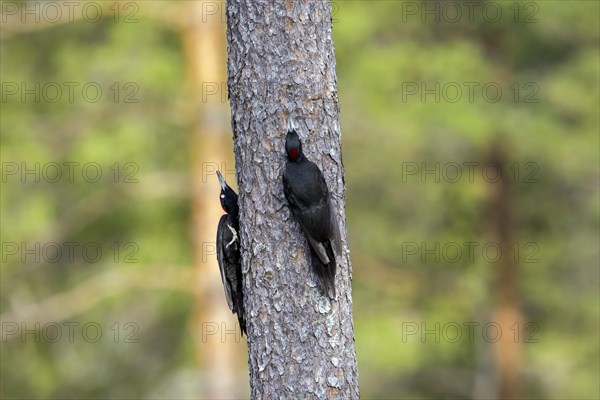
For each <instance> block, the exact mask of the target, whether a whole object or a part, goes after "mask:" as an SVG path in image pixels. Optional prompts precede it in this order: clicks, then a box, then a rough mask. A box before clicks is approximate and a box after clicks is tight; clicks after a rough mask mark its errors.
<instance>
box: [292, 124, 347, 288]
mask: <svg viewBox="0 0 600 400" xmlns="http://www.w3.org/2000/svg"><path fill="white" fill-rule="evenodd" d="M285 150H286V153H287V163H286V166H285V170H284V173H283V192H284V194H285V197H286V199H287V201H288V203H289V207H290V210H291V212H292V215H293V216H294V218H295V219H296V221H298V223H299V224H300V227H301V228H302V231H303V232H304V236H305V237H306V240H307V241H308V244H309V246H310V252H311V264H312V269H313V271H314V272H315V274H316V275H317V277H318V281H319V286H320V288H321V290H322V291H323V292H324V293H326V294H327V295H328V296H329V297H330V298H331V299H334V298H335V273H336V268H337V262H336V256H339V255H340V254H341V248H342V246H341V240H340V231H339V228H338V224H337V220H336V217H335V211H334V209H333V207H332V204H331V196H330V194H329V189H328V188H327V183H326V182H325V178H324V177H323V173H322V172H321V170H320V169H319V167H317V165H316V164H315V163H313V162H311V161H309V160H308V159H307V158H306V156H305V155H304V153H303V152H302V142H301V141H300V137H299V136H298V133H297V132H296V127H295V126H294V122H293V121H292V119H291V118H290V119H289V120H288V127H287V136H286V138H285Z"/></svg>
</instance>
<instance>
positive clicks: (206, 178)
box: [182, 1, 248, 398]
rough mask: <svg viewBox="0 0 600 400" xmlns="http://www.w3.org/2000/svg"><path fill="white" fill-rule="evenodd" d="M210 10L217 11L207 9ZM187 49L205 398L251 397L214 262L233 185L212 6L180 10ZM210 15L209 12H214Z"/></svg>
mask: <svg viewBox="0 0 600 400" xmlns="http://www.w3.org/2000/svg"><path fill="white" fill-rule="evenodd" d="M207 5H209V6H212V8H208V7H207ZM182 6H183V7H182V8H183V10H184V12H183V14H182V17H183V19H184V20H187V24H184V26H183V43H184V46H183V47H184V50H185V56H186V70H187V73H186V76H187V89H188V91H189V92H188V99H190V101H189V106H190V110H189V115H190V143H191V150H190V151H191V152H192V156H191V160H192V163H193V165H192V218H193V221H192V236H193V241H194V249H195V259H196V272H197V275H196V279H197V281H196V285H195V287H196V315H195V321H194V327H193V329H194V336H195V339H196V340H195V342H196V346H197V357H196V358H197V363H198V366H199V367H200V370H201V372H202V379H201V382H202V388H203V392H202V393H200V396H201V397H202V398H238V397H244V396H247V393H248V392H247V389H245V388H244V385H243V383H244V382H245V381H246V379H245V378H243V377H241V376H240V374H239V371H240V370H243V369H242V368H240V366H239V364H240V363H241V362H243V358H244V357H242V356H241V355H242V354H244V352H245V348H244V347H245V346H244V340H243V339H242V338H241V336H240V331H239V326H238V325H237V322H235V321H236V319H235V317H234V316H233V315H232V313H231V312H230V310H229V309H228V308H227V303H226V300H225V295H224V293H223V285H222V283H221V277H220V274H219V267H218V265H217V260H216V248H215V247H214V245H215V237H216V230H217V225H218V221H219V218H220V217H221V215H222V214H223V213H224V212H223V210H222V209H221V205H220V202H219V191H220V187H219V184H218V180H217V176H216V170H217V168H218V169H221V170H222V172H223V175H224V176H225V177H226V179H228V180H229V181H230V182H233V180H234V179H233V177H234V175H233V163H232V153H231V145H232V143H231V139H230V137H231V136H230V134H229V128H228V126H227V119H228V118H227V117H228V115H227V109H226V106H225V104H226V103H225V100H224V98H223V96H221V90H222V88H223V87H224V82H225V68H224V67H225V40H224V33H225V31H224V27H223V22H222V20H221V18H220V15H219V14H218V13H215V12H214V11H215V10H214V9H215V8H216V7H215V6H214V4H207V3H205V2H201V1H191V2H186V3H183V4H182ZM209 11H210V12H209Z"/></svg>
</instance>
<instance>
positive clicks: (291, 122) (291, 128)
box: [287, 117, 296, 133]
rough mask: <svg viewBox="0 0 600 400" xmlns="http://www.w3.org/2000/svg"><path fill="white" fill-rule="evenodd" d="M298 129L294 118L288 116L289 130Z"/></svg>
mask: <svg viewBox="0 0 600 400" xmlns="http://www.w3.org/2000/svg"><path fill="white" fill-rule="evenodd" d="M295 130H296V125H294V121H293V120H292V118H290V117H288V123H287V131H288V133H289V132H293V131H295Z"/></svg>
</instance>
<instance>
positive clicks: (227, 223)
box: [216, 171, 246, 336]
mask: <svg viewBox="0 0 600 400" xmlns="http://www.w3.org/2000/svg"><path fill="white" fill-rule="evenodd" d="M217 177H218V178H219V183H220V185H221V194H220V196H219V197H220V200H221V207H222V208H223V211H225V212H226V214H224V215H223V216H222V217H221V219H220V220H219V227H218V228H217V243H216V245H217V260H218V262H219V270H220V271H221V280H222V281H223V287H224V288H225V298H226V299H227V305H228V306H229V309H230V310H231V312H232V313H234V314H237V318H238V321H239V322H240V330H241V331H242V336H243V335H244V334H245V333H246V315H245V313H244V293H243V288H242V264H241V256H240V239H239V236H238V235H239V234H238V232H239V229H240V227H239V207H238V196H237V194H236V193H235V192H234V191H233V189H232V188H231V187H229V185H228V184H227V182H225V179H224V178H223V175H221V173H220V172H219V171H217Z"/></svg>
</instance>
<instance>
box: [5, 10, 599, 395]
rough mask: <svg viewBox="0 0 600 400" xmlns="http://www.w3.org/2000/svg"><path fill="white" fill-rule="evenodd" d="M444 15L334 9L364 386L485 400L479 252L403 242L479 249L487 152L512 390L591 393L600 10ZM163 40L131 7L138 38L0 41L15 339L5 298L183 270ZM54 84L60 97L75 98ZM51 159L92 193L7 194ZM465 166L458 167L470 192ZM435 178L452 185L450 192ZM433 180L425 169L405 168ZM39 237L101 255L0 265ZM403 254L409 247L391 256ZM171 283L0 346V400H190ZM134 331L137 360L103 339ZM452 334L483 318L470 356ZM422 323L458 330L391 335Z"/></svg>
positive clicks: (177, 148)
mask: <svg viewBox="0 0 600 400" xmlns="http://www.w3.org/2000/svg"><path fill="white" fill-rule="evenodd" d="M453 3H456V4H458V6H459V9H460V11H461V12H462V16H461V17H460V18H456V16H455V14H454V13H453V12H452V10H451V9H450V8H447V7H448V6H447V5H445V4H444V3H443V2H427V3H421V2H414V1H404V2H403V1H348V2H343V1H339V2H334V3H333V6H334V7H333V9H334V15H333V23H334V25H333V27H334V37H335V46H336V56H337V70H338V82H339V92H340V104H341V123H342V134H343V146H344V162H345V168H346V183H347V194H346V199H347V216H348V231H349V239H350V248H351V250H352V259H353V267H354V280H353V288H354V319H355V328H356V346H357V355H358V361H359V372H360V383H361V393H362V395H363V397H364V398H411V399H412V398H457V397H458V398H474V397H477V394H481V393H487V392H486V391H485V390H486V389H478V387H480V386H481V385H486V384H489V377H490V376H493V368H494V366H493V361H492V359H493V349H492V343H490V341H489V340H483V338H482V332H481V326H482V325H484V324H485V323H486V322H489V321H492V316H491V314H492V311H493V309H494V295H493V293H491V287H492V283H491V281H492V278H493V272H494V268H498V264H497V263H493V262H489V260H488V259H486V257H483V256H482V253H481V247H482V246H481V245H480V246H479V247H478V248H477V249H476V250H475V253H474V254H475V257H474V259H473V260H471V259H469V258H468V257H466V256H465V253H463V254H462V256H461V257H458V258H457V259H456V260H455V259H454V258H452V257H451V256H447V254H446V256H445V254H444V253H443V252H441V251H437V254H438V256H439V255H440V253H441V257H439V259H436V257H435V256H434V255H431V254H430V255H427V254H425V253H424V252H423V251H422V250H423V247H422V246H425V248H426V249H427V248H430V249H431V248H434V249H435V246H436V244H437V245H439V246H440V248H444V246H446V247H447V246H450V245H457V246H459V247H460V248H461V249H462V250H463V251H464V249H465V248H464V247H463V244H464V243H465V242H476V243H479V244H485V243H488V242H494V241H495V240H497V239H496V238H495V237H494V232H493V229H492V228H491V227H490V222H489V220H490V218H491V217H490V204H491V199H490V197H491V196H492V195H493V194H492V187H493V185H490V183H489V181H488V180H487V179H483V178H485V177H486V175H485V174H484V171H483V170H482V168H481V166H485V165H486V164H487V163H489V162H490V160H492V154H493V153H494V150H496V151H498V149H500V150H501V151H502V152H503V153H504V154H505V155H506V157H507V158H506V160H505V165H503V167H504V169H503V173H505V174H510V179H509V181H510V189H509V192H510V208H511V220H510V227H511V234H512V238H513V239H514V243H515V246H516V249H518V256H517V255H515V258H517V260H518V261H519V275H518V284H519V292H518V293H519V298H518V300H517V301H518V303H519V305H520V307H521V309H522V311H523V313H524V321H525V322H526V323H531V324H533V325H531V326H532V327H533V328H530V329H529V330H527V331H521V334H523V335H525V334H528V333H531V332H533V336H532V337H530V339H531V338H534V339H535V340H536V342H531V341H524V339H523V337H522V336H521V337H520V338H519V341H520V342H522V356H523V373H522V375H523V376H522V380H523V388H522V394H523V396H524V397H525V398H556V399H563V398H577V399H593V398H598V397H600V391H599V386H598V385H599V383H598V376H599V374H600V370H599V364H598V360H599V357H600V354H599V353H600V346H599V343H598V328H599V312H600V310H599V297H598V296H599V292H598V288H599V283H600V282H599V274H598V272H599V271H598V260H599V258H600V257H599V247H598V239H599V235H598V221H599V219H600V211H599V202H600V195H599V190H598V183H599V179H600V171H599V163H600V159H599V147H600V146H599V126H600V121H599V118H600V114H599V112H598V110H599V109H600V96H599V86H600V81H599V74H600V65H599V54H598V49H599V44H600V43H599V42H600V35H599V29H600V25H599V21H600V20H599V16H600V5H599V4H600V3H598V2H594V1H582V0H581V1H580V0H575V1H569V2H561V1H537V2H532V1H528V2H515V1H501V2H480V3H478V4H479V6H476V7H475V8H474V9H473V18H470V16H469V15H468V9H467V7H466V6H465V4H464V3H461V2H453ZM487 3H491V4H492V6H494V7H495V8H498V9H500V10H501V13H502V14H501V15H502V17H500V18H499V19H498V21H495V22H492V20H491V18H490V15H491V16H494V15H496V14H494V13H493V12H492V11H489V14H486V13H484V12H483V11H482V10H483V8H484V6H485V5H486V4H487ZM492 6H490V7H492ZM426 7H428V8H426ZM435 7H438V8H437V10H438V12H437V13H436V12H435V11H434V12H433V13H426V12H425V11H426V10H427V9H430V10H431V9H433V10H435V9H436V8H435ZM490 10H491V8H490ZM517 10H518V11H517ZM517 13H518V14H517ZM437 18H439V20H437ZM172 28H173V27H170V26H166V25H165V22H164V21H161V20H157V19H155V18H153V17H152V16H145V15H143V13H141V14H139V15H138V22H136V23H129V24H127V23H123V21H120V22H119V23H115V21H114V20H113V19H112V18H109V17H106V18H103V19H101V20H100V21H98V22H97V23H90V22H88V21H81V20H80V21H76V22H73V23H66V24H55V26H50V27H49V28H47V29H43V30H39V31H34V32H30V33H22V34H16V35H13V36H10V37H5V38H3V40H2V42H1V48H0V56H1V62H0V74H1V76H0V78H1V80H2V103H1V107H2V108H1V110H0V112H1V115H0V117H1V119H0V129H1V139H2V149H1V156H2V163H3V164H2V173H3V175H2V191H1V202H2V203H1V204H2V212H1V220H2V227H1V234H2V245H3V248H2V257H3V260H2V269H1V273H2V279H1V284H0V285H1V286H0V287H1V297H0V298H1V307H0V311H1V313H2V316H3V320H2V322H3V327H2V329H3V331H4V332H5V331H6V329H8V328H9V326H8V325H5V323H7V322H13V321H9V320H6V319H5V318H6V316H11V317H13V319H14V321H17V322H19V321H20V320H19V318H18V316H19V315H27V313H28V312H30V311H31V310H27V309H23V307H24V305H27V304H35V303H36V302H39V301H42V300H44V299H47V298H51V297H52V296H56V295H58V294H60V293H61V292H63V291H68V290H71V289H73V288H75V287H77V285H79V284H81V283H83V282H86V281H87V280H88V279H90V278H92V277H94V276H97V275H99V274H102V273H105V272H106V271H111V270H115V269H116V270H120V271H136V273H139V274H157V275H159V277H160V275H161V271H163V270H164V271H166V270H176V271H183V270H188V272H189V270H190V269H191V268H192V264H193V249H192V245H191V234H190V214H191V211H190V198H189V191H188V188H189V187H190V179H191V177H190V175H189V174H190V173H189V170H190V154H189V150H188V149H189V137H188V132H187V128H188V127H187V125H186V123H187V122H186V118H185V116H184V110H185V101H186V99H185V96H184V94H185V93H184V84H185V82H184V81H183V77H184V61H185V60H184V56H183V51H182V44H181V38H180V36H179V34H178V32H177V31H176V30H174V29H172ZM51 82H54V83H58V84H59V85H60V86H61V87H62V89H63V95H62V96H60V98H59V100H58V101H56V102H53V101H49V98H50V97H52V93H54V92H51V90H52V87H48V93H50V94H48V93H46V94H47V95H44V94H43V90H42V96H41V99H39V101H37V100H36V99H35V97H34V95H25V97H24V98H22V97H21V96H22V95H23V93H22V91H21V89H22V88H21V85H22V84H25V85H26V87H27V88H35V85H36V83H37V84H40V85H41V87H42V88H43V87H45V85H46V86H47V85H48V83H51ZM65 82H75V83H79V84H80V85H79V86H76V87H75V90H74V93H75V95H74V100H73V101H71V100H70V99H69V97H68V96H67V95H66V93H68V91H67V89H66V86H64V83H65ZM86 83H95V84H96V85H98V86H99V87H100V88H101V89H102V95H101V96H100V99H99V101H97V102H92V101H90V100H89V98H86V95H85V94H83V92H82V88H83V86H84V85H85V84H86ZM12 84H17V86H18V90H19V92H18V93H17V94H10V91H11V90H13V89H14V86H11V85H12ZM115 85H116V86H115ZM436 85H437V86H436ZM468 85H471V86H470V87H472V88H473V92H472V94H473V96H472V98H470V97H469V86H468ZM485 85H488V86H489V87H490V91H489V92H485V91H484V90H483V87H484V86H485ZM496 87H499V88H500V89H501V94H500V95H499V96H497V95H494V93H495V92H494V91H493V89H494V88H496ZM457 88H459V89H460V90H462V92H461V93H460V94H457V93H458V92H457V91H456V90H457ZM92 89H93V88H92ZM92 89H90V92H89V93H93V90H92ZM415 90H416V92H415ZM427 90H429V92H428V91H427ZM490 93H491V94H490ZM128 96H129V97H128ZM126 100H127V101H126ZM131 100H133V101H135V102H128V101H131ZM53 162H56V163H59V164H61V165H63V173H64V172H66V171H67V169H66V168H65V167H64V164H63V163H64V162H78V163H80V165H81V166H84V165H89V164H88V163H97V165H99V168H100V170H101V171H102V173H103V174H102V177H101V178H100V179H99V180H98V182H89V180H90V179H89V178H90V176H94V174H93V169H92V170H89V171H87V172H88V173H89V174H90V175H85V177H87V178H88V179H84V178H83V177H82V175H80V174H82V173H85V172H84V171H82V168H80V167H78V166H77V167H74V168H75V169H74V171H75V179H74V181H73V182H69V181H68V179H66V178H65V177H63V178H62V179H61V180H60V181H59V182H56V183H53V182H49V181H48V180H47V179H44V176H43V174H42V177H41V178H42V179H41V181H40V182H35V178H34V177H35V175H33V174H29V175H26V176H25V179H21V178H22V177H21V174H20V173H21V171H20V170H19V172H18V173H17V174H15V175H9V174H7V173H8V169H7V168H13V167H14V166H15V165H16V166H17V167H18V168H21V167H22V166H23V163H25V165H26V167H27V168H29V169H32V168H35V163H39V164H40V169H41V168H43V166H44V165H47V164H48V163H53ZM115 163H116V164H115ZM465 163H474V164H472V165H477V166H476V167H474V169H473V171H474V175H473V176H474V177H473V179H469V178H468V175H467V172H468V169H467V168H466V166H465V165H466V164H465ZM456 165H459V166H461V167H462V175H461V176H460V177H459V179H456V180H455V179H453V178H454V177H455V173H454V170H452V169H451V168H454V166H456ZM414 168H416V169H417V171H416V172H415V170H414ZM436 168H438V175H439V176H436V175H435V174H426V173H425V174H424V172H426V171H424V169H430V170H431V169H433V170H435V169H436ZM117 171H118V172H117ZM444 171H445V172H444ZM47 172H48V174H50V173H51V171H50V170H48V171H47ZM446 173H447V174H446ZM78 174H79V175H78ZM50 175H51V176H52V174H50ZM136 180H137V182H135V181H136ZM36 242H38V243H41V244H42V246H43V245H44V244H46V243H54V242H55V243H66V242H76V243H80V244H85V243H96V244H98V245H99V246H100V247H101V249H102V255H101V256H100V257H98V258H97V259H96V258H95V257H93V256H92V258H93V262H90V261H89V258H90V257H89V255H87V256H86V254H84V253H83V252H82V251H81V247H78V250H77V251H75V253H74V254H75V256H74V259H73V260H69V261H68V262H65V256H64V255H63V257H62V259H61V261H60V262H48V261H47V260H45V259H44V257H42V259H41V260H40V261H35V260H33V259H32V256H29V258H27V259H26V260H25V262H23V261H22V260H21V259H20V257H19V256H20V255H21V253H19V255H18V256H10V255H9V254H8V250H10V249H9V248H8V247H6V246H7V243H16V244H17V245H21V244H23V243H25V244H26V246H29V247H28V248H32V247H33V246H34V243H36ZM128 245H130V246H133V247H126V246H128ZM414 245H416V246H417V248H418V251H417V253H416V254H412V253H410V252H409V251H408V250H414ZM528 246H529V247H528ZM452 254H454V253H452ZM515 254H516V253H515ZM127 256H131V258H130V259H127ZM51 257H52V256H49V258H51ZM528 257H529V258H528ZM127 261H133V262H127ZM183 272H184V273H185V272H186V271H183ZM172 286H173V287H171V288H169V287H168V285H166V287H164V288H155V287H149V288H145V287H143V286H141V285H140V287H135V288H134V289H133V290H122V291H118V290H117V291H115V294H114V295H112V296H108V297H106V298H105V299H103V300H102V301H100V302H98V303H93V305H92V306H91V307H90V308H87V309H85V310H84V311H83V312H81V313H78V314H77V315H76V316H74V317H70V318H68V320H69V321H77V322H78V323H80V325H79V326H78V327H76V328H75V336H74V341H73V342H72V343H71V342H70V341H69V340H66V339H65V338H64V337H63V338H62V339H61V340H60V341H58V342H57V343H50V342H49V341H48V340H44V339H47V337H44V334H42V335H40V334H39V333H38V334H36V333H29V334H28V336H27V337H26V340H21V336H20V334H17V335H16V336H17V337H16V339H15V338H13V339H9V340H3V343H2V355H1V361H2V365H1V371H0V372H1V375H2V396H3V397H5V398H98V399H100V398H102V399H106V398H152V397H156V396H163V397H168V398H181V397H186V396H187V397H193V389H188V390H189V391H186V390H185V388H184V386H182V385H181V384H180V383H179V382H180V381H181V377H182V376H189V379H195V375H194V374H189V372H190V371H193V369H194V368H195V361H194V355H195V350H194V348H195V346H196V345H195V344H194V341H193V338H192V335H191V329H190V324H191V318H192V312H193V302H194V299H193V297H192V296H191V294H190V293H189V292H187V291H186V290H184V289H182V288H178V287H176V285H172ZM91 295H93V293H92V294H91ZM131 321H134V322H135V324H136V325H135V326H136V329H137V330H136V331H135V334H134V336H132V337H134V338H135V339H136V340H138V342H135V343H128V342H126V341H125V340H124V337H125V336H126V335H128V334H129V333H130V332H133V331H132V330H128V329H125V324H127V322H131ZM59 322H60V321H59ZM90 322H94V323H97V324H99V326H100V327H101V329H102V330H103V335H102V337H101V339H100V340H99V341H98V342H97V343H92V342H90V341H89V340H84V339H83V338H82V330H81V327H82V326H84V325H85V324H86V323H90ZM115 322H118V323H119V326H118V328H117V327H116V326H115V325H113V324H114V323H115ZM469 322H477V323H480V325H479V328H476V329H475V337H474V340H470V339H469V337H468V335H467V334H466V332H467V329H466V327H465V325H464V324H465V323H469ZM422 324H425V327H426V328H427V329H430V330H436V328H435V327H436V326H437V325H436V324H440V327H444V326H448V324H458V326H461V327H463V332H462V333H463V335H462V336H461V337H460V338H459V339H458V340H457V341H451V340H444V337H442V340H439V341H436V340H435V335H433V334H431V335H428V336H426V337H425V338H424V340H422V337H421V332H419V333H417V334H416V335H407V333H408V331H407V329H408V327H409V326H410V327H414V326H417V327H418V328H419V329H421V327H423V325H422ZM111 327H112V328H111ZM27 329H32V330H34V325H32V324H29V325H27ZM132 329H133V328H132ZM440 329H441V328H440ZM440 329H437V331H438V333H439V331H440ZM67 332H68V329H67V328H66V327H65V326H63V335H67ZM46 333H47V334H48V335H49V336H52V335H51V334H50V333H48V332H46ZM89 333H90V335H91V336H94V330H93V329H92V330H90V331H89ZM116 334H119V337H118V340H115V338H116V337H115V336H114V335H116ZM505 334H507V333H506V332H505ZM510 334H512V332H511V333H510ZM40 336H42V340H40V342H39V343H38V342H36V341H35V340H34V339H35V338H36V337H40ZM115 342H116V343H115ZM492 386H493V385H492ZM182 387H183V388H182ZM481 390H483V391H481ZM164 393H167V394H166V395H164ZM492 393H493V391H492Z"/></svg>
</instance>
